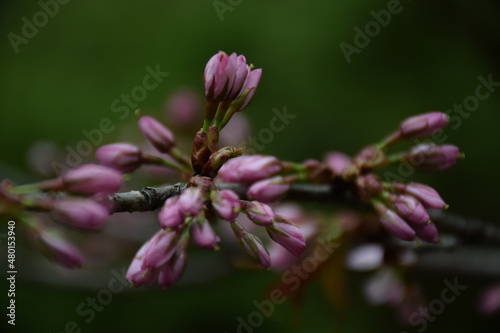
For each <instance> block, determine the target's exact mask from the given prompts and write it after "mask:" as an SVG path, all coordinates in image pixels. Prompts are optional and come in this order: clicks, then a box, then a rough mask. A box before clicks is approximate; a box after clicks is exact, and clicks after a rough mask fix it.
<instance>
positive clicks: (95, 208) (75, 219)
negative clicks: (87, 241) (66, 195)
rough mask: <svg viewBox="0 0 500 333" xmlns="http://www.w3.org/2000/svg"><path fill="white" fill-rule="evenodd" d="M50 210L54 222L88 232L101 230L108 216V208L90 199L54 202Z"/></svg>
mask: <svg viewBox="0 0 500 333" xmlns="http://www.w3.org/2000/svg"><path fill="white" fill-rule="evenodd" d="M50 208H51V209H52V211H51V212H50V217H52V218H53V219H54V220H56V221H59V222H62V223H64V224H66V225H68V226H71V227H74V228H78V229H82V230H88V231H96V230H99V229H101V228H102V227H103V225H104V222H106V220H107V219H108V218H109V214H110V211H109V209H108V208H106V207H105V206H104V205H102V204H99V203H97V202H95V201H94V200H91V199H65V200H55V201H54V202H53V203H52V204H51V207H50Z"/></svg>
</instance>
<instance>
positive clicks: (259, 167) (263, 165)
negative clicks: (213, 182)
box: [218, 155, 282, 184]
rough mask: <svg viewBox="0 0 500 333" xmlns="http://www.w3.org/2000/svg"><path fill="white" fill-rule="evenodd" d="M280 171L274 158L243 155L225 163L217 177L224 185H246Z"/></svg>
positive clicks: (279, 165) (278, 162)
mask: <svg viewBox="0 0 500 333" xmlns="http://www.w3.org/2000/svg"><path fill="white" fill-rule="evenodd" d="M281 170H282V166H281V162H280V161H279V160H278V159H277V158H276V157H274V156H265V155H245V156H240V157H236V158H233V159H231V160H229V161H227V162H226V163H225V164H224V165H223V166H222V167H221V168H220V170H219V174H218V175H219V177H220V178H221V179H222V180H223V181H225V182H226V183H247V184H248V183H253V182H256V181H259V180H261V179H264V178H269V177H272V176H274V175H276V174H277V173H279V172H280V171H281Z"/></svg>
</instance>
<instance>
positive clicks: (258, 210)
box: [243, 201, 274, 226]
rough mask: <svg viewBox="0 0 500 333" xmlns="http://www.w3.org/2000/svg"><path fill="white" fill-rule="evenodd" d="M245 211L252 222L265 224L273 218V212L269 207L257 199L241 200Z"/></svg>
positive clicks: (268, 223) (269, 222)
mask: <svg viewBox="0 0 500 333" xmlns="http://www.w3.org/2000/svg"><path fill="white" fill-rule="evenodd" d="M243 203H244V209H245V213H246V214H247V216H248V218H249V219H250V220H252V222H253V223H255V224H258V225H263V226H267V225H270V224H271V223H272V222H273V220H274V212H273V209H272V208H271V207H269V206H268V205H266V204H263V203H262V202H259V201H243Z"/></svg>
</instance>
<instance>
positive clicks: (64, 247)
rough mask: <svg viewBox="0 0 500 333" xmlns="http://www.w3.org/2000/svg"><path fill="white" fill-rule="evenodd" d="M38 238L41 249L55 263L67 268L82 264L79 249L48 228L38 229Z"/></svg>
mask: <svg viewBox="0 0 500 333" xmlns="http://www.w3.org/2000/svg"><path fill="white" fill-rule="evenodd" d="M37 236H38V240H39V242H40V245H41V246H42V251H43V252H44V253H45V254H46V255H47V257H49V258H50V259H51V260H53V261H54V262H56V263H57V264H59V265H61V266H63V267H66V268H69V269H74V268H80V267H81V266H82V261H83V258H82V255H81V253H80V251H79V250H78V249H77V248H76V247H74V246H73V245H72V244H70V243H69V242H67V241H66V240H65V239H63V238H62V237H60V236H58V235H56V234H55V233H54V232H50V231H48V230H43V229H42V230H40V232H39V233H38V235H37Z"/></svg>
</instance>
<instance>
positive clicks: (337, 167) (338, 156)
mask: <svg viewBox="0 0 500 333" xmlns="http://www.w3.org/2000/svg"><path fill="white" fill-rule="evenodd" d="M325 163H326V165H328V167H329V168H330V169H331V170H333V172H334V173H335V174H336V175H340V174H341V173H342V170H343V169H344V168H345V167H346V166H348V165H350V164H352V158H351V157H350V156H347V155H346V154H343V153H341V152H337V151H333V152H330V153H328V154H327V155H326V158H325Z"/></svg>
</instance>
